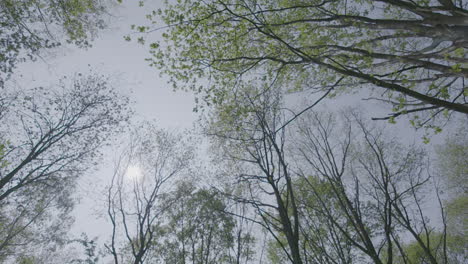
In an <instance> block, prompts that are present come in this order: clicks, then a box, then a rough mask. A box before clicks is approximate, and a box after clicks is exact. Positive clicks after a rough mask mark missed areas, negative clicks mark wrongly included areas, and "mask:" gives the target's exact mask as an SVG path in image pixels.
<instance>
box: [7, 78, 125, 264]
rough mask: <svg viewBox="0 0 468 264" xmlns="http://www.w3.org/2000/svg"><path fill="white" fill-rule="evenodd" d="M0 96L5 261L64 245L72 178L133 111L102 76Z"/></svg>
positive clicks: (86, 166) (93, 159) (94, 158)
mask: <svg viewBox="0 0 468 264" xmlns="http://www.w3.org/2000/svg"><path fill="white" fill-rule="evenodd" d="M4 92H5V93H4V95H6V96H5V97H4V98H8V100H4V102H7V103H5V104H3V105H4V106H5V110H4V111H2V113H1V114H2V115H1V122H2V124H4V125H3V126H2V127H1V128H0V142H2V144H3V145H4V147H3V153H2V156H1V162H2V166H0V231H1V232H0V234H1V235H0V257H2V258H5V257H6V258H9V257H14V256H17V255H21V254H22V253H26V254H33V253H34V250H28V249H29V247H30V246H34V247H37V246H38V245H41V247H43V249H44V250H45V249H46V248H47V245H50V246H51V247H52V248H53V247H55V245H54V243H55V242H60V243H61V241H62V242H64V240H65V239H66V235H65V234H66V231H67V230H68V227H69V225H70V224H71V218H70V217H69V216H68V214H69V212H70V210H71V209H72V208H73V203H74V202H73V199H72V196H71V194H72V192H73V190H74V188H75V183H76V180H77V179H78V178H79V177H80V176H81V175H82V174H83V173H84V172H85V171H87V170H89V169H90V168H92V167H93V165H94V164H95V163H96V162H97V161H98V159H99V156H100V149H101V148H102V147H103V146H104V145H105V144H106V143H107V142H108V140H109V139H111V138H112V136H113V135H115V134H116V133H118V132H119V130H120V129H121V128H122V127H123V125H124V124H125V123H126V121H127V120H128V117H129V114H130V112H129V109H128V98H126V97H125V96H122V95H120V94H118V93H117V92H116V91H115V90H114V89H113V88H112V87H111V86H110V84H109V83H108V81H107V79H106V78H104V77H103V76H99V75H89V76H83V75H80V74H78V75H76V76H74V77H72V78H71V79H67V78H63V79H62V80H61V81H60V83H59V84H58V85H57V86H56V87H48V88H43V87H38V88H34V89H31V90H21V91H14V90H4ZM21 249H22V250H21ZM23 251H24V252H23Z"/></svg>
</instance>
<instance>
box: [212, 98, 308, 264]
mask: <svg viewBox="0 0 468 264" xmlns="http://www.w3.org/2000/svg"><path fill="white" fill-rule="evenodd" d="M253 98H255V90H254V89H252V90H251V91H250V93H249V91H245V93H240V94H238V97H236V98H235V99H233V100H232V101H231V102H229V103H230V105H232V106H234V105H235V106H238V107H220V108H219V109H216V110H215V112H214V116H213V117H214V118H213V119H212V123H211V124H210V125H209V128H208V131H207V133H208V135H210V136H211V137H212V139H213V144H214V145H215V146H216V147H217V148H218V150H219V151H220V152H219V155H218V158H221V159H222V160H224V161H225V162H226V161H227V162H232V163H234V164H238V166H237V169H238V171H235V172H234V175H232V176H234V177H235V181H236V184H245V188H246V189H247V190H246V191H245V192H243V193H241V194H236V193H233V194H229V197H230V198H231V199H233V200H235V201H237V202H239V203H243V204H247V205H249V206H250V207H251V208H253V209H254V210H255V212H256V214H257V216H258V217H259V218H260V220H255V219H252V218H251V219H250V220H251V221H253V222H255V223H256V224H258V225H260V226H262V227H263V228H264V229H265V230H266V231H267V232H268V233H269V234H270V235H271V236H273V238H274V239H275V240H276V241H277V242H278V244H279V245H280V249H281V250H282V252H284V254H285V255H286V258H285V259H287V260H288V261H290V262H291V263H295V264H302V263H303V258H302V256H301V249H300V241H299V236H300V223H299V221H300V220H299V212H298V208H297V200H296V198H295V192H296V190H295V188H294V187H293V173H292V171H291V169H290V167H289V158H288V155H287V154H286V153H287V151H286V148H285V146H286V145H285V142H286V130H285V127H284V126H281V125H282V122H283V121H284V116H283V115H282V112H281V111H280V105H281V104H280V102H281V98H280V96H279V94H278V93H276V92H274V91H268V92H265V93H264V94H262V96H261V98H260V99H259V100H254V99H253ZM257 99H258V98H257ZM283 238H284V239H283Z"/></svg>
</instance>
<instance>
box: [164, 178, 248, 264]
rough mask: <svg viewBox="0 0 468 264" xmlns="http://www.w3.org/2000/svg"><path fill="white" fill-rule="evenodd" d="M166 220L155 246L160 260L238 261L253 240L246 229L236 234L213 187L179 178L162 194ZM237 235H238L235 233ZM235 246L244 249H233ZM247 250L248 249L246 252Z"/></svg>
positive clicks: (242, 257) (245, 254)
mask: <svg viewBox="0 0 468 264" xmlns="http://www.w3.org/2000/svg"><path fill="white" fill-rule="evenodd" d="M165 200H166V202H165V203H166V204H170V205H171V206H170V207H169V208H167V210H166V212H165V214H164V215H165V219H167V220H166V221H167V224H165V225H163V226H162V227H161V228H162V230H165V232H164V235H163V236H161V238H160V240H159V241H158V243H159V245H160V246H159V247H157V248H156V249H155V251H156V259H157V254H158V253H159V254H161V256H159V258H160V259H162V260H163V262H164V263H207V264H208V263H213V264H214V263H220V264H221V263H239V261H248V260H249V258H251V254H252V252H253V251H252V250H251V249H250V247H252V246H253V240H252V237H251V236H250V234H249V233H248V232H247V230H241V231H242V232H241V233H239V234H236V232H235V231H236V221H235V219H234V216H232V215H231V214H228V212H227V210H228V208H227V204H226V198H225V197H223V196H221V195H220V194H219V193H217V192H215V191H214V190H209V189H198V188H196V187H195V185H194V184H193V183H188V182H180V183H179V184H178V185H177V189H176V190H175V191H174V192H173V193H172V194H170V195H168V196H167V197H166V198H165ZM238 235H239V237H238ZM238 247H242V248H246V250H245V251H242V252H236V249H237V248H238ZM249 252H250V253H249Z"/></svg>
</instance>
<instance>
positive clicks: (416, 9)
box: [138, 0, 468, 131]
mask: <svg viewBox="0 0 468 264" xmlns="http://www.w3.org/2000/svg"><path fill="white" fill-rule="evenodd" d="M467 14H468V11H467V9H466V3H463V1H460V2H452V1H405V0H403V1H393V0H392V1H390V0H381V1H373V0H353V1H347V0H331V1H323V0H314V1H296V0H286V1H267V0H261V1H250V0H249V1H238V0H223V1H203V2H200V1H191V0H187V1H177V2H176V3H169V4H167V6H166V7H165V8H164V9H162V10H157V11H153V12H152V13H151V14H148V16H147V17H148V18H149V19H150V20H151V22H152V24H157V25H158V26H159V25H160V23H161V20H162V23H163V24H164V25H166V27H160V28H164V31H163V33H162V36H163V38H164V39H165V41H164V42H155V43H150V44H149V47H150V49H151V54H152V57H151V58H149V59H148V60H149V61H150V63H151V65H152V66H155V67H157V68H158V69H160V70H162V72H163V73H165V74H167V75H169V76H170V77H171V82H172V84H173V85H174V88H177V89H190V90H192V91H194V92H195V93H197V94H198V95H199V99H202V100H204V101H205V102H206V103H207V104H219V105H221V104H224V102H225V101H226V100H229V99H230V97H235V96H236V94H237V91H238V90H241V89H242V88H243V87H244V84H245V83H248V84H252V85H253V86H257V87H261V89H260V92H261V91H262V89H264V87H271V86H276V87H280V88H281V89H282V90H283V91H284V92H304V94H308V92H314V93H315V92H321V93H322V94H324V95H328V96H329V97H333V96H335V95H337V94H344V93H348V92H353V93H359V94H360V96H363V97H365V98H371V99H374V100H377V101H378V102H383V103H387V104H390V106H391V108H392V110H393V113H391V114H390V115H389V116H388V117H384V118H382V119H388V120H389V121H391V122H394V120H395V118H397V117H398V116H400V115H406V114H412V121H411V123H412V124H413V126H415V127H421V126H426V127H431V128H433V129H435V131H439V130H440V127H439V126H440V123H438V121H437V118H436V117H439V118H442V119H444V118H445V117H444V116H443V115H442V113H444V115H446V116H447V115H449V114H450V113H451V112H452V111H455V112H461V113H465V114H466V113H468V107H467V106H466V104H465V103H466V101H465V96H466V88H465V87H464V84H463V81H464V79H465V78H466V77H467V74H468V70H467V69H466V63H467V59H466V58H467V57H466V44H464V43H466V42H467V41H468V37H467V35H466V31H465V30H466V15H467ZM138 29H139V32H140V33H141V34H148V33H147V32H152V31H154V30H155V28H154V26H153V25H148V26H141V27H138ZM205 80H208V82H205ZM364 88H369V89H370V91H369V89H364ZM306 92H307V93H306ZM418 112H419V113H418ZM433 121H434V123H432V122H433Z"/></svg>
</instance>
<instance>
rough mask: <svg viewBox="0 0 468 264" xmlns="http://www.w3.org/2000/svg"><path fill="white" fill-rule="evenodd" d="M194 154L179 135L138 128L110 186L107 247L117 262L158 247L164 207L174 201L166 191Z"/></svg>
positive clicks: (139, 258) (136, 259) (139, 259)
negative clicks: (168, 200)
mask: <svg viewBox="0 0 468 264" xmlns="http://www.w3.org/2000/svg"><path fill="white" fill-rule="evenodd" d="M193 155H194V153H193V148H191V147H190V145H188V144H187V142H185V141H184V140H183V138H182V137H181V136H180V135H175V134H171V133H170V132H168V131H164V130H158V129H156V128H155V127H154V126H153V125H151V124H149V123H144V124H142V125H140V126H139V127H137V128H135V130H134V132H133V134H132V139H131V141H130V143H129V145H128V147H127V148H126V149H125V150H124V152H123V154H122V155H121V157H120V159H119V161H118V163H117V165H116V167H115V172H114V175H113V177H112V181H111V183H110V185H109V186H108V188H107V192H106V196H107V218H108V220H109V221H110V223H111V228H112V234H111V237H110V241H109V242H108V243H106V245H105V247H106V249H107V251H108V253H109V254H111V255H112V257H113V261H114V263H115V264H118V263H135V264H139V263H146V261H147V259H148V255H149V254H148V253H149V252H150V251H151V250H158V248H157V247H156V245H157V244H156V243H157V240H158V238H159V237H160V236H161V235H162V233H161V232H160V229H159V226H160V225H161V224H162V220H163V218H162V217H163V213H164V212H165V211H166V210H167V209H168V208H169V207H171V206H172V204H171V203H163V201H162V195H163V193H164V192H168V191H169V190H170V186H171V183H172V182H173V181H175V180H176V179H177V178H178V177H181V176H183V175H184V174H186V173H187V172H188V169H189V166H190V163H191V160H192V159H193Z"/></svg>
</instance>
